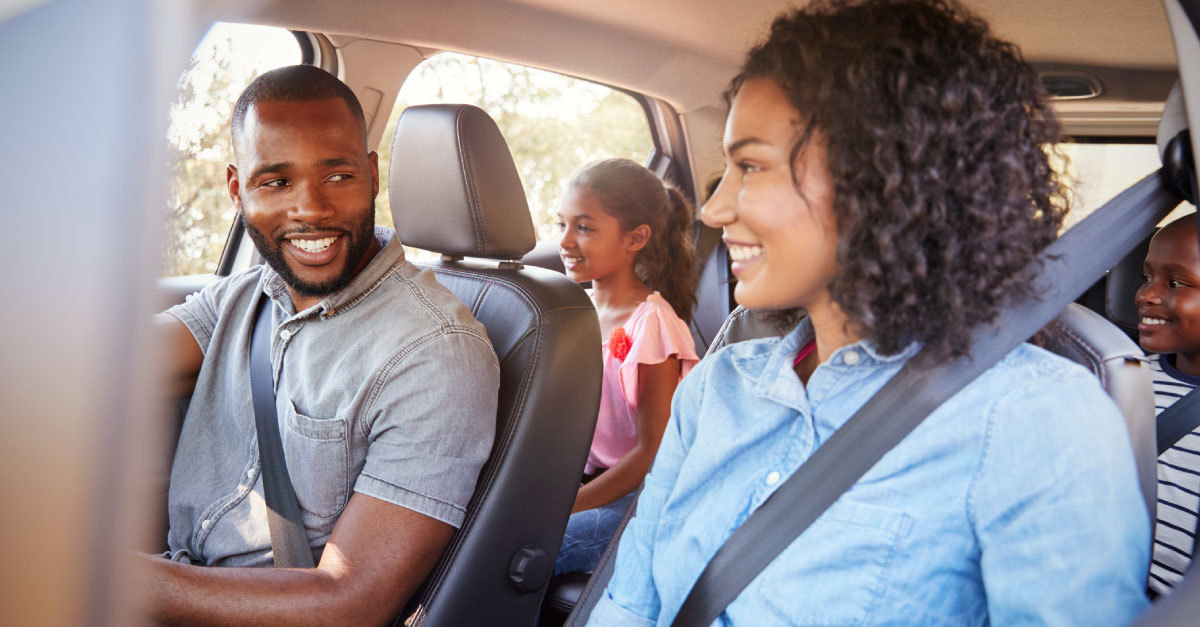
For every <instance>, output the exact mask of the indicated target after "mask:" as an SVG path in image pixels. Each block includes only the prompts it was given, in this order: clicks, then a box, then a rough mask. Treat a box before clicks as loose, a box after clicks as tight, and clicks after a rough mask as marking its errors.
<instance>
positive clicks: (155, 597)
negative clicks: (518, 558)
mask: <svg viewBox="0 0 1200 627" xmlns="http://www.w3.org/2000/svg"><path fill="white" fill-rule="evenodd" d="M453 533H454V528H453V527H451V526H450V525H447V524H445V523H443V522H440V521H438V520H435V519H433V518H430V517H428V516H425V515H423V514H418V513H416V512H414V511H412V510H408V509H405V508H403V507H400V506H398V505H393V504H391V503H387V502H385V501H381V500H379V499H376V498H373V497H369V496H366V495H363V494H359V493H355V494H354V495H353V496H351V497H350V502H349V503H348V504H347V505H346V509H345V510H344V511H343V512H342V515H341V517H340V518H338V521H337V524H336V525H335V526H334V528H333V534H332V535H331V536H330V538H329V542H328V543H327V544H326V546H325V552H324V553H323V554H322V555H321V563H320V564H318V565H317V567H316V568H312V569H301V568H205V567H201V566H189V565H185V564H179V563H175V562H169V561H166V560H163V559H159V558H150V557H147V559H146V564H147V569H148V571H149V579H150V584H149V596H150V599H149V603H148V608H149V611H150V613H151V615H152V616H153V617H154V618H155V619H157V620H159V621H163V622H166V623H168V624H176V623H178V624H189V625H197V624H199V625H280V624H286V625H338V624H345V625H380V624H384V623H386V622H387V621H389V620H391V619H392V618H393V617H394V616H395V615H396V614H397V613H398V612H399V611H400V609H401V608H402V607H403V606H404V603H405V602H406V601H407V600H408V598H409V597H410V596H411V595H412V593H413V592H414V591H415V590H416V589H417V586H419V585H420V584H421V582H422V581H424V579H425V577H426V576H427V575H428V574H429V571H430V569H432V568H433V565H434V563H435V562H436V561H437V559H438V557H439V556H440V555H441V553H442V549H444V548H445V546H446V544H447V543H448V542H449V541H450V537H451V536H452V535H453Z"/></svg>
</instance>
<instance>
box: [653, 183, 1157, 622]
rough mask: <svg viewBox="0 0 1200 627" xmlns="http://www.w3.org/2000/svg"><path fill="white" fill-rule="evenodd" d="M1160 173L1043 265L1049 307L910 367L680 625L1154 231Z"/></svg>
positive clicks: (699, 615) (730, 548) (788, 493)
mask: <svg viewBox="0 0 1200 627" xmlns="http://www.w3.org/2000/svg"><path fill="white" fill-rule="evenodd" d="M1159 177H1160V173H1159V172H1154V173H1151V174H1150V175H1148V176H1147V177H1146V178H1143V179H1142V180H1141V181H1139V182H1138V183H1136V184H1134V185H1133V186H1132V187H1130V188H1129V189H1127V190H1125V191H1124V192H1122V193H1121V194H1120V195H1118V196H1117V197H1116V198H1113V199H1112V200H1110V201H1109V202H1108V203H1106V204H1105V205H1104V206H1103V207H1101V208H1100V209H1097V210H1096V211H1095V212H1094V213H1092V215H1090V216H1088V217H1087V218H1085V219H1084V220H1083V221H1082V222H1080V223H1079V224H1078V225H1076V226H1075V227H1074V228H1072V229H1070V230H1068V231H1067V232H1066V233H1065V234H1064V235H1063V236H1062V237H1060V238H1059V239H1058V240H1056V241H1055V242H1054V243H1052V244H1051V245H1050V246H1049V247H1047V248H1046V250H1045V251H1043V252H1042V254H1041V255H1039V257H1038V261H1039V262H1040V263H1041V269H1040V270H1039V271H1038V273H1037V277H1036V278H1035V279H1034V281H1035V283H1034V285H1035V286H1037V287H1038V288H1039V289H1038V292H1039V293H1040V294H1042V297H1041V298H1038V299H1030V300H1027V301H1025V302H1021V303H1017V304H1015V305H1011V306H1008V307H1005V308H1003V309H1002V310H1001V311H1000V312H999V314H998V315H997V317H996V320H994V321H993V322H992V323H990V324H980V325H976V327H975V329H974V332H973V334H972V338H973V340H972V348H971V351H970V353H969V354H968V355H966V356H964V357H960V358H958V359H954V360H950V361H946V362H942V363H940V364H938V365H934V366H919V365H917V364H918V363H920V362H921V354H920V353H918V355H917V356H916V357H914V358H913V359H912V360H910V361H909V362H908V363H907V364H905V365H904V367H903V368H901V369H900V372H898V373H896V375H895V376H894V377H892V379H891V380H889V381H888V382H887V383H886V384H884V386H883V387H882V388H880V389H879V391H878V392H876V393H875V394H874V395H873V396H872V397H871V398H870V399H869V400H868V401H867V403H866V404H865V405H863V407H862V408H860V409H859V410H858V411H857V412H855V414H854V415H853V416H851V417H850V419H849V420H848V421H847V422H846V424H844V425H842V427H841V428H840V429H838V430H837V431H835V432H834V434H833V435H832V436H830V438H829V440H828V441H826V442H825V443H824V444H822V445H821V446H820V448H818V449H817V450H816V452H814V453H813V455H812V457H811V458H809V460H808V461H807V462H805V463H804V464H803V465H802V466H801V467H800V468H799V469H797V470H796V472H795V473H794V474H793V475H792V476H791V477H789V478H788V480H787V481H785V482H784V483H783V484H782V485H781V486H780V487H779V489H778V490H777V491H776V492H775V493H774V494H772V495H771V496H770V497H769V498H768V499H767V500H766V501H765V502H764V503H763V504H762V505H761V506H759V508H758V509H757V510H755V511H754V512H753V513H752V514H751V515H750V517H749V518H747V519H746V522H744V523H742V525H741V526H740V527H738V528H737V529H735V530H734V532H733V534H732V535H731V536H730V537H729V539H728V540H726V541H725V544H723V545H722V546H721V547H720V548H719V549H718V550H717V553H716V555H714V556H713V558H712V560H710V561H709V563H708V565H707V566H706V567H705V569H704V571H703V572H701V573H700V577H699V578H698V579H697V581H696V583H695V584H694V585H693V587H692V589H691V592H689V593H688V596H687V598H686V599H685V600H684V602H683V606H682V607H681V608H680V610H679V613H678V614H677V615H676V616H675V620H674V622H673V623H672V625H675V626H677V627H702V626H707V625H710V624H712V622H713V621H714V620H716V619H717V617H719V616H720V615H721V613H722V612H724V611H725V608H726V607H727V606H728V605H729V604H730V603H732V602H733V600H734V599H735V598H737V596H738V595H739V594H741V592H742V590H744V589H745V588H746V586H748V585H749V584H750V582H751V581H753V580H754V578H755V577H757V576H758V574H759V573H760V572H762V570H763V569H764V568H766V567H767V565H768V564H770V563H771V562H772V561H773V560H774V559H775V557H776V556H778V555H779V554H780V553H782V552H783V550H784V549H786V548H787V547H788V545H790V544H791V543H792V542H793V541H794V540H795V539H796V538H797V537H799V536H800V534H801V533H803V532H804V530H805V529H807V528H808V526H809V525H810V524H812V523H813V521H815V520H816V519H817V518H818V517H820V516H821V514H823V513H824V512H825V510H827V509H828V508H829V506H831V505H833V503H834V501H836V500H837V499H838V498H840V497H841V495H842V494H844V493H845V492H846V491H847V490H849V489H850V488H851V486H853V485H854V484H855V483H856V482H857V481H858V480H859V478H861V477H862V476H863V475H864V474H866V472H867V471H868V470H870V468H871V467H872V466H874V465H875V463H876V462H877V461H879V459H880V458H882V457H883V456H884V455H885V454H886V453H887V452H888V451H889V450H891V449H892V447H894V446H895V445H897V444H899V443H900V441H901V440H903V439H904V438H905V436H907V435H908V434H909V433H910V432H912V430H913V429H915V428H916V427H917V425H919V424H920V423H921V422H922V421H923V420H924V419H925V417H926V416H928V415H929V414H930V413H932V412H933V411H934V410H935V409H937V408H938V407H939V406H940V405H941V404H942V403H943V402H945V401H946V400H948V399H949V398H950V397H951V396H953V395H954V394H956V393H957V392H958V391H959V390H961V389H963V388H964V387H966V386H967V384H969V383H970V382H971V381H972V380H974V379H975V377H977V376H979V375H980V374H982V373H983V372H984V371H986V370H987V369H988V368H990V367H992V365H994V364H995V363H997V362H999V361H1000V360H1001V359H1002V358H1003V357H1004V356H1005V355H1007V354H1008V353H1009V352H1011V351H1012V350H1013V349H1014V348H1016V347H1017V346H1018V345H1020V344H1021V343H1022V342H1024V341H1025V340H1026V339H1028V338H1029V337H1030V336H1032V335H1033V334H1034V333H1035V332H1037V331H1038V329H1040V328H1042V327H1043V326H1045V325H1046V324H1047V323H1049V322H1050V321H1051V320H1053V319H1054V318H1055V316H1057V315H1058V314H1059V313H1060V312H1061V311H1062V310H1063V308H1064V307H1066V306H1067V305H1068V304H1069V303H1071V302H1072V301H1073V300H1074V299H1075V297H1076V296H1078V295H1079V294H1081V293H1083V291H1084V290H1086V289H1087V287H1088V286H1090V285H1091V284H1092V283H1094V282H1095V281H1096V280H1097V279H1099V278H1100V277H1101V276H1102V275H1103V274H1104V272H1105V271H1107V270H1108V269H1109V268H1111V267H1112V266H1113V265H1115V264H1116V263H1117V261H1119V260H1120V259H1121V258H1122V257H1124V256H1125V254H1126V253H1127V252H1128V251H1130V250H1132V249H1133V247H1134V246H1135V245H1137V244H1138V243H1139V242H1141V241H1142V240H1143V239H1145V238H1146V236H1148V235H1149V234H1150V233H1152V232H1153V229H1154V226H1155V224H1156V223H1157V222H1158V221H1159V220H1160V219H1161V218H1162V216H1164V215H1166V213H1167V212H1168V211H1170V209H1171V208H1173V207H1175V206H1176V205H1178V204H1179V199H1178V198H1177V197H1175V196H1174V195H1173V194H1172V193H1170V192H1169V191H1168V190H1167V188H1166V187H1165V186H1164V185H1163V184H1162V182H1161V180H1160V178H1159Z"/></svg>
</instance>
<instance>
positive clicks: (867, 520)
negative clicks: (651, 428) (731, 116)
mask: <svg viewBox="0 0 1200 627" xmlns="http://www.w3.org/2000/svg"><path fill="white" fill-rule="evenodd" d="M811 337H812V327H811V326H810V325H809V324H808V323H807V321H806V322H805V323H803V324H802V325H801V326H800V327H798V328H797V329H796V330H795V331H793V332H792V333H790V334H788V335H787V336H786V337H784V338H774V339H770V340H758V341H751V342H743V343H739V344H734V345H731V346H729V347H726V348H724V349H722V350H720V351H718V352H716V353H715V354H713V355H711V356H709V357H708V358H706V359H704V360H702V361H701V362H700V364H699V365H698V366H697V367H696V368H695V369H694V370H693V371H692V372H691V374H689V375H688V376H687V377H685V378H684V380H683V382H682V383H681V384H680V386H679V388H678V389H677V391H676V394H675V398H674V401H673V405H672V415H671V420H670V422H669V424H668V426H667V430H666V434H665V435H664V437H663V441H662V444H661V447H660V448H659V452H658V455H657V458H656V459H655V463H654V467H653V469H652V471H651V472H650V474H649V475H647V477H646V481H645V486H644V488H643V491H642V494H641V497H640V500H639V502H638V505H637V515H636V517H635V518H633V519H632V520H631V521H630V522H629V525H628V527H627V528H626V530H625V533H624V535H623V536H622V538H621V542H620V545H619V549H618V553H617V558H616V566H615V572H614V574H613V577H612V580H611V581H610V583H609V586H608V589H607V591H606V593H605V595H604V598H602V599H601V600H600V602H599V603H598V604H597V606H596V608H595V610H594V611H593V613H592V614H591V617H590V620H589V623H588V624H589V625H622V626H624V625H668V624H670V622H671V620H672V619H673V618H674V615H675V614H676V613H677V612H678V610H679V607H680V606H681V605H682V604H683V600H684V598H685V597H686V596H687V593H688V592H689V590H690V589H691V587H692V584H693V583H694V582H695V580H696V578H697V577H698V576H699V574H700V571H701V570H702V569H703V568H704V566H705V565H706V564H707V563H708V561H709V560H710V559H711V558H712V556H713V555H714V554H715V553H716V551H717V549H718V548H719V547H720V546H721V544H722V543H723V542H724V541H725V540H726V539H727V538H728V537H729V536H730V534H731V533H732V532H733V530H734V529H736V528H737V527H738V526H739V525H741V524H742V523H743V522H744V521H745V520H746V518H747V517H748V516H749V515H750V513H751V512H753V511H754V510H755V509H756V508H757V507H758V506H759V505H761V504H762V503H763V501H765V500H766V499H767V497H768V496H770V495H771V493H772V492H774V491H775V490H776V489H777V488H778V487H779V486H780V485H781V484H782V483H783V481H784V480H785V479H786V478H787V477H789V476H790V475H791V474H792V473H793V472H795V471H796V469H797V468H799V467H800V465H801V464H802V463H804V462H805V461H806V460H807V459H808V458H809V457H810V456H811V455H812V453H813V451H815V450H816V449H817V448H818V447H819V446H820V445H821V444H822V443H823V442H825V441H826V440H828V439H829V437H830V436H831V435H832V434H833V433H834V431H836V430H837V429H838V427H840V426H842V424H844V423H845V422H846V420H848V419H849V418H850V416H851V415H852V414H853V413H854V412H855V411H856V410H857V409H858V408H859V407H861V406H862V405H863V404H864V403H865V402H866V400H867V399H868V398H870V397H871V395H872V394H873V393H874V392H875V391H876V390H878V389H879V388H880V387H881V386H882V385H883V384H884V383H885V382H886V381H887V380H888V379H890V378H891V377H892V376H893V375H894V374H895V373H896V372H897V371H898V370H899V369H900V367H901V366H902V365H903V364H904V362H906V361H907V360H908V359H909V358H910V357H911V356H912V355H913V354H915V352H916V347H915V346H914V347H910V348H909V349H908V350H906V351H904V352H902V353H900V354H897V355H893V356H883V355H880V354H878V353H877V352H875V351H874V350H873V349H872V347H871V345H870V344H868V343H865V342H857V343H854V344H851V345H848V346H844V347H842V348H840V349H838V350H836V351H834V353H833V354H832V355H831V356H830V358H829V359H828V360H827V361H826V362H825V363H822V364H821V365H820V366H819V367H818V368H817V369H816V371H815V372H814V373H813V374H812V376H811V377H810V379H809V382H808V385H807V386H805V385H804V384H802V383H801V381H800V380H799V378H798V377H797V376H796V374H795V372H794V371H793V369H792V360H793V359H794V357H795V356H796V354H797V353H798V350H799V348H800V347H801V346H803V345H804V344H806V343H807V342H808V340H809V339H810V338H811ZM1149 548H1150V527H1149V520H1148V514H1147V512H1146V506H1145V502H1144V500H1143V499H1142V496H1141V492H1140V488H1139V487H1138V482H1137V473H1136V470H1135V468H1134V460H1133V453H1132V450H1131V447H1130V444H1129V436H1128V433H1127V430H1126V426H1125V423H1124V421H1123V419H1122V417H1121V415H1120V413H1119V410H1118V409H1117V408H1116V406H1115V405H1114V404H1113V403H1112V401H1111V400H1110V399H1109V398H1108V397H1107V396H1106V395H1105V393H1104V391H1103V390H1102V388H1101V387H1100V386H1099V384H1098V382H1097V380H1096V379H1095V378H1094V377H1093V376H1092V375H1091V374H1090V373H1088V372H1087V371H1085V370H1083V369H1082V368H1080V367H1078V366H1076V365H1075V364H1073V363H1070V362H1068V361H1067V360H1065V359H1062V358H1059V357H1057V356H1055V355H1052V354H1050V353H1048V352H1046V351H1043V350H1041V349H1039V348H1036V347H1033V346H1030V345H1023V346H1021V347H1018V348H1017V349H1016V350H1014V351H1013V352H1012V353H1010V354H1009V355H1008V356H1007V357H1005V358H1004V359H1003V360H1002V361H1001V362H1000V363H998V364H997V365H995V366H993V367H992V368H991V369H989V370H988V371H987V372H986V373H984V374H983V375H982V376H980V377H979V378H978V379H976V380H975V381H974V382H972V383H971V384H970V385H969V386H967V387H966V388H965V389H963V390H962V391H960V392H959V393H958V394H957V395H955V396H954V397H953V398H951V399H950V400H949V401H947V402H946V403H945V404H943V405H942V406H941V407H940V408H939V409H938V410H937V411H935V412H934V413H932V414H931V415H930V416H929V417H928V418H927V419H926V420H925V422H924V423H922V424H921V425H920V426H919V427H918V428H917V429H916V430H915V431H913V432H912V433H911V434H910V435H909V436H908V437H907V438H906V439H905V440H904V441H902V442H901V443H900V444H899V445H898V446H897V447H896V448H894V449H893V450H891V451H890V452H888V453H887V454H886V455H885V456H884V457H883V458H882V459H881V460H880V461H879V462H878V463H877V464H876V465H875V466H874V467H873V468H872V469H871V470H870V471H868V472H867V474H866V475H864V476H863V477H862V478H861V479H859V481H858V483H856V484H855V485H854V486H853V487H852V488H851V489H850V490H849V491H848V492H847V493H846V494H844V495H842V497H841V498H839V499H838V500H837V502H836V503H834V504H833V506H832V507H831V508H830V509H828V510H827V511H826V512H825V513H824V514H823V515H822V516H821V517H820V518H819V519H818V520H817V521H816V522H814V523H813V525H812V526H811V527H809V528H808V530H807V531H805V533H804V534H803V535H801V536H800V537H799V538H798V539H797V540H796V541H794V542H793V543H792V544H791V545H790V546H789V547H788V548H787V549H786V550H785V551H784V552H783V553H782V554H781V555H780V556H779V557H777V558H776V559H775V561H774V562H772V563H771V564H770V565H769V566H768V567H767V568H766V569H765V570H764V571H763V572H762V573H761V574H760V575H759V576H758V578H757V579H755V580H754V581H753V582H752V583H751V584H750V585H749V586H748V587H747V588H746V589H745V590H744V591H743V592H742V593H741V595H740V596H738V597H737V599H736V600H735V601H734V602H733V603H732V604H731V605H729V607H728V608H727V609H726V611H725V613H724V614H723V615H722V616H721V618H720V620H719V621H718V623H719V624H722V625H724V624H735V625H754V626H759V625H864V624H871V625H874V624H913V625H983V624H1000V625H1007V624H1052V625H1116V624H1124V623H1126V622H1127V621H1128V620H1129V619H1130V618H1131V617H1133V616H1134V615H1136V614H1137V612H1138V611H1139V610H1140V609H1142V608H1143V606H1144V605H1145V604H1146V598H1145V578H1146V572H1147V568H1148V565H1149Z"/></svg>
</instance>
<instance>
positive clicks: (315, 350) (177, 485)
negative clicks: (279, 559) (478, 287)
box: [146, 66, 499, 625]
mask: <svg viewBox="0 0 1200 627" xmlns="http://www.w3.org/2000/svg"><path fill="white" fill-rule="evenodd" d="M232 127H233V145H234V153H235V160H236V162H237V163H236V165H230V166H229V167H228V171H227V176H226V178H227V186H228V189H229V196H230V198H231V199H232V200H233V203H234V205H235V207H236V208H237V209H238V211H239V214H240V218H241V220H242V223H243V225H244V226H245V228H246V231H247V232H248V233H249V234H250V237H251V238H252V239H253V241H254V244H255V246H256V247H257V249H258V251H259V253H261V254H262V256H263V259H265V260H266V264H265V265H260V266H255V267H254V268H251V269H250V270H248V271H246V272H244V273H241V274H238V275H234V276H231V277H226V278H224V279H222V280H219V281H217V282H215V283H213V284H211V285H209V286H208V287H206V288H205V289H204V290H202V291H200V292H199V293H197V294H194V295H192V296H190V297H188V299H187V301H186V302H185V303H184V304H182V305H179V306H176V307H172V308H171V309H169V310H167V311H166V312H165V313H164V314H160V315H159V316H157V318H156V325H157V326H158V327H159V328H160V330H161V331H162V334H163V337H164V338H166V339H165V340H164V341H165V342H166V343H167V347H168V350H169V354H170V357H171V359H170V363H169V375H170V376H172V377H173V378H174V384H175V389H176V390H177V391H179V392H180V393H187V392H188V391H191V404H190V406H189V409H188V412H187V416H186V417H185V419H184V423H183V428H182V431H181V434H180V439H179V445H178V448H177V450H176V453H175V461H174V465H173V467H172V472H171V486H170V495H169V499H168V511H169V516H170V531H169V535H168V545H169V548H170V553H169V554H168V557H169V558H170V559H169V560H166V559H159V558H148V559H146V563H147V568H148V570H149V574H150V581H151V585H150V586H149V592H148V597H149V599H148V607H149V610H150V613H151V614H152V615H153V616H154V617H155V618H156V619H158V620H162V621H166V622H185V623H189V624H192V623H202V624H203V623H210V624H244V625H250V624H284V623H286V624H293V625H295V624H378V623H382V622H385V621H387V620H389V619H390V618H391V617H392V616H394V615H395V614H396V612H398V611H399V609H400V608H401V607H402V606H403V604H404V602H405V601H406V600H407V599H408V597H409V596H410V595H411V594H412V592H413V591H414V590H415V589H416V587H417V586H418V585H419V584H420V583H421V581H422V580H423V579H424V578H425V576H426V575H427V574H428V572H429V570H430V569H431V568H432V566H433V564H434V562H435V561H436V560H437V558H438V556H439V555H440V554H441V551H442V549H443V547H445V545H446V543H447V542H448V541H449V539H450V537H451V535H452V533H453V531H454V529H455V528H456V527H457V526H459V525H460V524H461V523H462V521H463V518H464V515H465V510H466V505H467V501H468V500H469V499H470V497H471V494H472V492H473V490H474V486H475V482H476V479H477V478H478V475H479V469H480V467H481V466H482V464H483V463H484V461H485V460H486V458H487V456H488V453H489V451H490V450H491V443H492V437H493V431H494V424H495V416H496V395H497V389H498V386H499V366H498V364H497V362H496V357H495V354H494V353H493V351H492V348H491V344H490V343H489V342H488V339H487V335H486V333H485V331H484V329H483V327H482V325H480V324H479V323H478V322H477V321H476V320H475V319H474V318H473V317H472V316H471V314H470V312H469V311H468V310H467V309H466V307H465V306H464V305H463V304H462V303H461V302H459V301H458V300H457V299H456V298H455V297H454V295H453V294H451V293H450V292H449V291H447V290H446V289H445V288H443V287H442V286H441V285H439V284H438V283H437V282H436V281H435V280H434V278H433V274H432V273H431V272H429V271H419V270H418V269H417V268H416V267H414V266H413V265H412V264H409V263H407V262H406V261H405V259H404V251H403V248H402V247H401V244H400V241H399V240H398V239H397V238H395V237H394V236H393V235H392V233H391V231H389V230H386V229H376V228H375V226H374V199H375V195H376V193H377V192H378V190H379V168H378V157H377V155H376V154H375V153H374V152H368V150H367V146H366V125H365V122H364V117H363V112H362V109H361V107H360V106H359V103H358V100H357V99H356V98H355V96H354V93H353V92H352V91H351V90H350V89H349V88H348V87H346V85H344V84H343V83H341V82H340V81H338V80H337V79H336V78H334V77H333V76H331V75H330V74H328V73H326V72H324V71H322V70H320V69H317V68H314V67H310V66H291V67H286V68H281V69H278V70H274V71H272V72H268V73H266V74H264V75H262V76H260V77H259V78H258V79H256V80H255V81H254V82H253V83H251V85H250V86H249V87H247V88H246V91H245V92H243V94H242V95H241V97H240V98H239V100H238V102H237V105H236V106H235V108H234V114H233V125H232ZM263 298H266V299H269V302H268V303H267V306H269V307H271V309H272V329H273V330H272V334H271V362H272V370H273V374H274V377H275V400H276V411H277V413H278V419H279V431H280V436H281V439H282V442H283V450H284V455H285V458H286V462H287V467H288V474H289V475H290V478H291V482H292V485H293V487H294V489H295V492H296V496H297V500H298V501H299V505H300V510H301V518H302V522H303V524H304V527H305V531H306V533H307V536H308V540H309V545H310V547H311V548H312V551H313V555H314V561H316V562H317V567H316V568H313V569H293V568H255V567H264V566H272V565H273V564H274V561H273V554H272V551H271V536H270V531H269V529H268V526H267V515H266V504H265V502H264V500H263V481H262V476H261V475H262V467H261V462H260V459H259V451H258V439H257V436H256V430H255V423H254V410H253V403H252V395H251V388H250V366H249V346H250V338H251V336H252V332H253V327H254V321H255V317H256V316H255V307H256V305H257V304H258V302H259V299H263ZM211 566H224V567H229V568H206V567H211Z"/></svg>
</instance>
